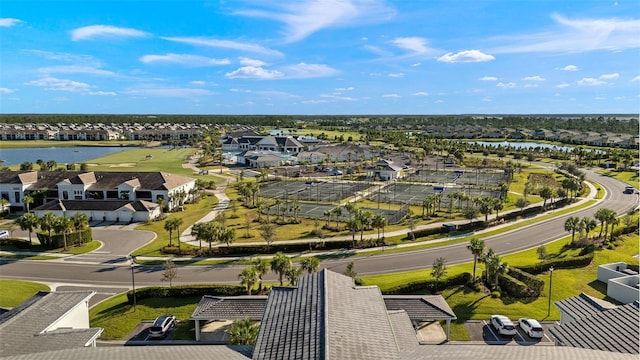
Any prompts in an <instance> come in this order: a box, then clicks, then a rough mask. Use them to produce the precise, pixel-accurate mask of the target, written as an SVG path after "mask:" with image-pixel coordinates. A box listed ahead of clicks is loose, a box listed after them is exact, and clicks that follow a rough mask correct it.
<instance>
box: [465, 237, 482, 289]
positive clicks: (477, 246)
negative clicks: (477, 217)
mask: <svg viewBox="0 0 640 360" xmlns="http://www.w3.org/2000/svg"><path fill="white" fill-rule="evenodd" d="M484 248H485V243H484V240H481V239H479V238H475V237H474V238H472V239H471V241H470V242H469V245H467V249H469V251H471V254H473V280H474V281H475V280H476V265H477V263H478V258H479V257H480V258H481V257H482V255H483V254H484Z"/></svg>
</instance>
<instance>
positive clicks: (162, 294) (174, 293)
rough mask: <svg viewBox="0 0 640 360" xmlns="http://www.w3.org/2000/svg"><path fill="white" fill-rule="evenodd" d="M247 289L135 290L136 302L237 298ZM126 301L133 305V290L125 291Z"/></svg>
mask: <svg viewBox="0 0 640 360" xmlns="http://www.w3.org/2000/svg"><path fill="white" fill-rule="evenodd" d="M246 293H247V289H245V288H244V286H239V285H181V286H173V287H163V286H151V287H146V288H141V289H136V300H142V299H147V298H166V297H177V298H183V297H193V296H204V295H213V296H239V295H246ZM127 301H128V302H129V304H133V290H129V291H127Z"/></svg>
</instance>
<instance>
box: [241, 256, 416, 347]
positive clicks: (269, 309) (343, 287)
mask: <svg viewBox="0 0 640 360" xmlns="http://www.w3.org/2000/svg"><path fill="white" fill-rule="evenodd" d="M393 316H395V317H396V318H395V319H394V321H393V322H394V323H396V324H398V326H397V331H398V332H397V334H405V333H406V332H407V329H408V328H410V327H411V324H410V321H408V320H409V319H408V316H406V315H404V319H405V320H406V324H405V326H404V327H402V326H400V325H399V322H400V321H401V320H402V316H400V315H393ZM394 330H396V329H395V328H394V327H393V326H392V320H391V319H390V316H389V315H388V313H387V309H386V307H385V303H384V300H383V299H382V294H381V293H380V289H379V288H378V287H376V286H369V287H367V286H354V284H353V280H352V279H351V278H350V277H348V276H344V275H341V274H338V273H335V272H332V271H328V270H326V269H324V270H322V271H320V272H318V273H314V274H309V275H306V276H303V277H301V278H300V279H299V281H298V285H297V286H296V287H274V288H272V290H271V294H270V295H269V298H268V300H267V305H266V307H265V314H264V316H263V318H262V324H261V327H260V332H259V334H258V339H257V341H256V345H255V349H254V353H253V358H254V359H367V360H375V359H399V358H400V357H399V354H400V350H399V347H400V344H402V345H403V346H406V345H408V344H409V340H407V339H403V340H402V341H401V342H400V343H399V342H398V341H397V338H396V336H395V335H396V333H395V332H394ZM413 338H414V339H415V332H413Z"/></svg>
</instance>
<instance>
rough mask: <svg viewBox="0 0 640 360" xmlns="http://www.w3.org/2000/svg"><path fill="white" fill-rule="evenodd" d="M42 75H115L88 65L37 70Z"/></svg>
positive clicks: (49, 67) (50, 67)
mask: <svg viewBox="0 0 640 360" xmlns="http://www.w3.org/2000/svg"><path fill="white" fill-rule="evenodd" d="M38 72H39V73H42V74H90V75H100V76H114V75H115V73H114V72H113V71H109V70H102V69H98V68H96V67H94V66H90V65H60V66H48V67H43V68H39V69H38Z"/></svg>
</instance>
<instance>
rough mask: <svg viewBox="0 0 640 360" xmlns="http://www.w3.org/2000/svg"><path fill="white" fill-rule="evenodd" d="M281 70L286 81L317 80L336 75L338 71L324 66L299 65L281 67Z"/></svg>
mask: <svg viewBox="0 0 640 360" xmlns="http://www.w3.org/2000/svg"><path fill="white" fill-rule="evenodd" d="M281 70H282V71H283V72H284V74H285V77H286V78H287V79H309V78H318V77H325V76H332V75H335V74H337V73H338V70H336V69H334V68H332V67H330V66H327V65H324V64H305V63H299V64H295V65H290V66H286V67H283V68H282V69H281Z"/></svg>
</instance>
